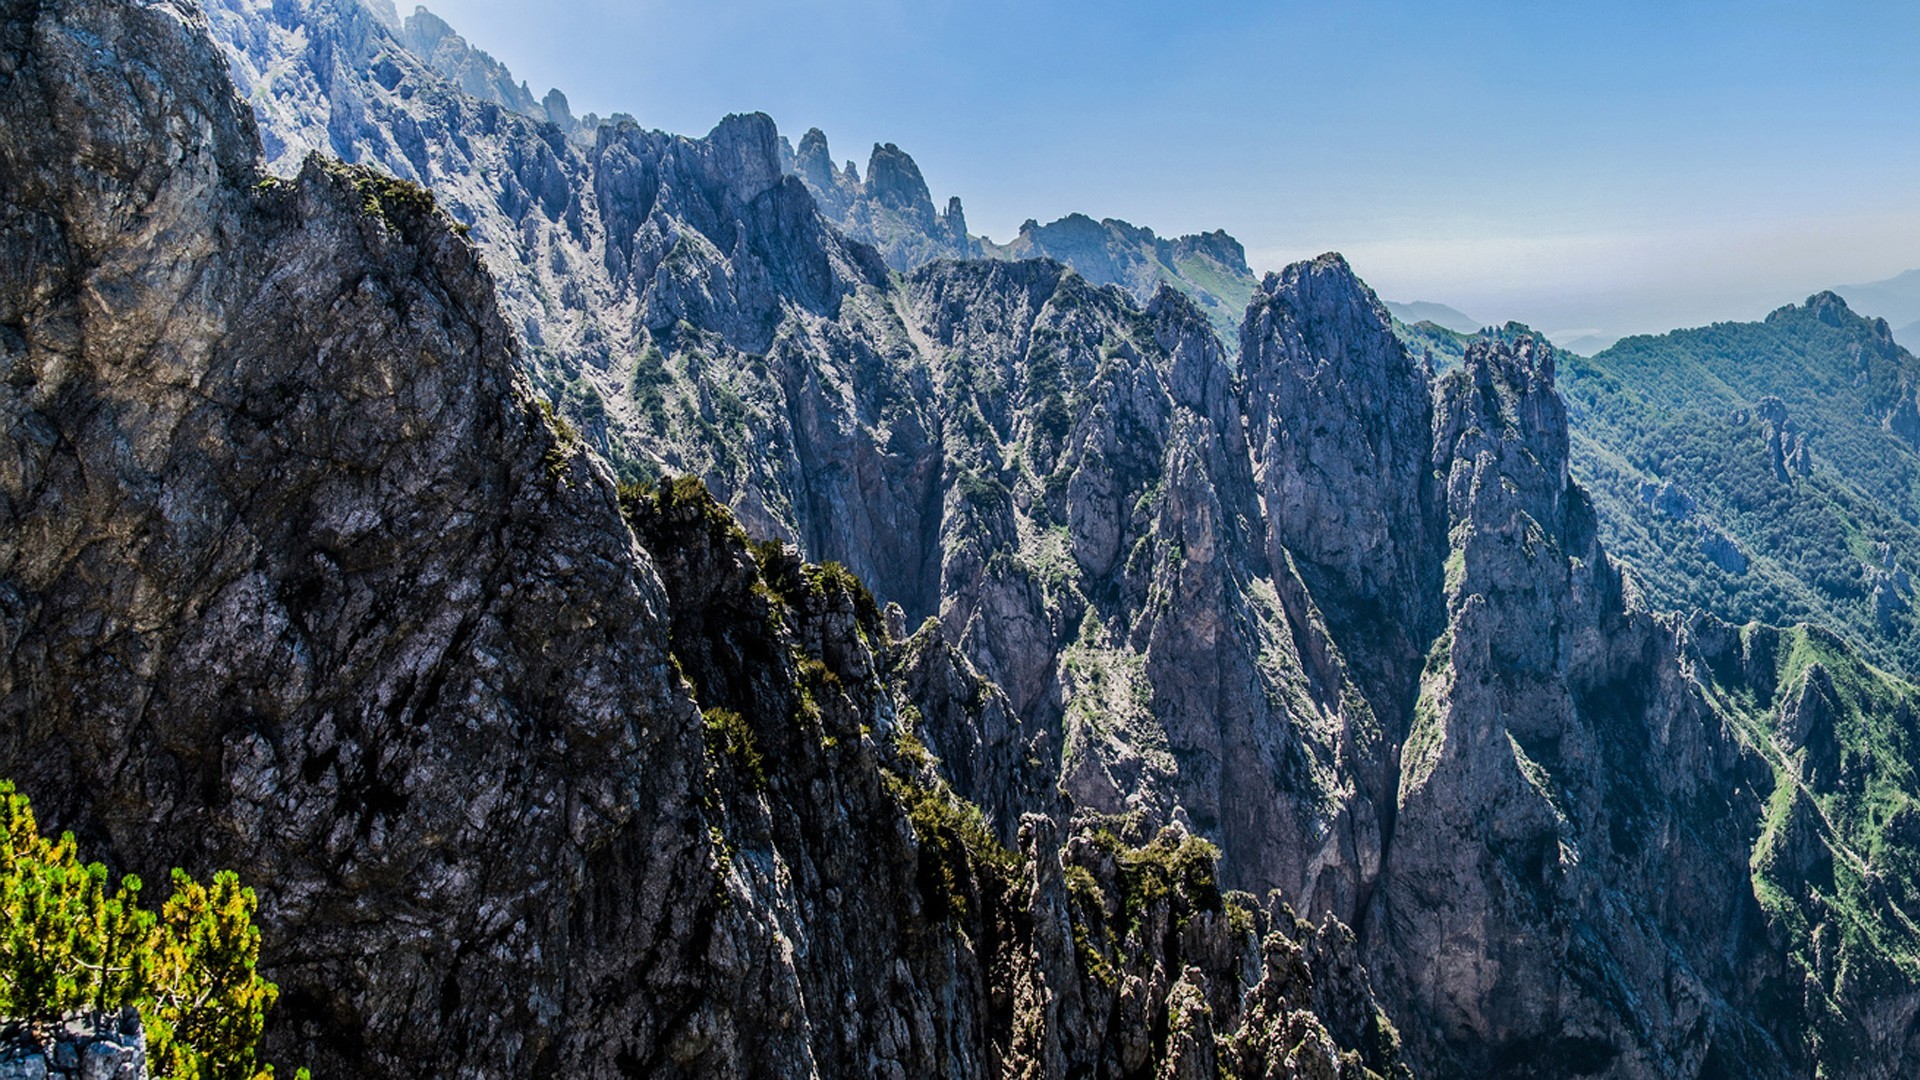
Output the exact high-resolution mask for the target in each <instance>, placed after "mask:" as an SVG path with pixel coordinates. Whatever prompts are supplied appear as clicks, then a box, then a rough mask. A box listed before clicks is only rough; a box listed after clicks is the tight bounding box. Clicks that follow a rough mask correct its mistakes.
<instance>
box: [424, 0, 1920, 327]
mask: <svg viewBox="0 0 1920 1080" xmlns="http://www.w3.org/2000/svg"><path fill="white" fill-rule="evenodd" d="M429 7H431V8H432V9H433V10H434V11H435V12H437V13H438V14H440V15H441V16H443V17H444V18H446V19H447V20H448V21H449V22H451V23H452V24H453V25H454V27H455V28H456V29H458V30H460V31H461V32H462V33H464V34H465V35H466V36H467V38H468V39H469V40H470V41H472V42H473V43H474V44H476V45H478V46H479V47H481V48H483V49H486V50H488V51H489V52H492V53H493V54H494V55H495V56H497V57H499V58H500V59H501V60H502V61H504V62H505V63H506V64H507V65H508V66H509V67H511V68H512V69H513V71H514V73H515V75H516V76H518V77H520V78H523V79H525V80H526V81H527V82H528V83H529V84H530V85H531V86H532V88H533V90H534V92H535V94H536V95H538V94H540V93H543V92H544V91H545V90H546V88H547V87H548V86H558V87H560V88H561V89H562V90H564V91H565V92H566V93H567V95H568V97H569V98H570V99H571V101H572V103H573V106H574V111H575V112H577V113H578V112H585V111H589V110H591V111H594V112H598V113H600V114H601V115H606V114H608V113H611V112H615V111H621V112H629V113H632V114H633V115H634V116H635V117H636V118H638V119H639V120H640V122H641V123H643V124H646V125H647V126H650V127H659V128H665V129H667V130H670V131H678V132H685V133H689V134H700V133H704V132H706V131H707V130H708V129H710V128H711V127H712V126H713V124H714V122H715V121H716V120H717V119H718V118H719V117H721V116H722V115H724V114H726V113H728V112H744V111H753V110H760V111H764V112H767V113H770V114H772V116H773V117H774V119H775V120H776V121H777V122H778V123H779V124H780V128H781V130H782V131H783V132H785V133H787V134H788V135H790V136H792V137H794V138H796V139H797V137H798V136H799V134H800V133H801V132H803V131H805V130H806V129H807V128H808V127H812V126H818V127H820V128H821V129H823V130H824V131H825V132H826V133H827V136H828V139H829V142H830V144H831V146H832V148H833V151H834V156H835V157H836V158H838V159H841V160H845V159H847V158H853V159H855V160H857V161H858V162H859V163H860V165H861V166H862V169H863V171H864V168H865V164H866V159H867V154H868V151H869V150H870V148H871V146H872V144H873V143H874V142H875V141H889V142H895V143H898V144H899V145H900V146H901V147H902V148H904V149H905V150H907V151H908V152H909V153H911V154H912V155H913V156H914V158H915V160H917V161H918V162H919V163H920V167H921V170H922V171H923V172H924V173H925V174H926V177H927V181H928V184H929V185H930V186H931V187H932V188H933V191H934V196H935V198H936V200H941V201H944V199H945V198H946V196H948V195H959V196H961V198H962V199H963V200H964V202H965V204H966V209H967V220H968V223H969V225H970V226H971V228H972V231H974V232H976V233H985V234H987V235H988V236H991V237H993V238H994V239H996V240H1005V239H1007V238H1008V237H1009V236H1011V235H1012V234H1013V232H1014V231H1015V230H1017V229H1018V227H1019V225H1020V222H1021V221H1022V220H1024V219H1026V218H1029V217H1033V218H1038V219H1039V220H1041V221H1049V220H1052V219H1054V218H1056V217H1059V216H1061V215H1064V214H1066V213H1069V212H1071V211H1075V210H1078V211H1082V212H1085V213H1089V214H1092V215H1094V216H1095V217H1104V216H1111V217H1120V218H1125V219H1127V220H1130V221H1132V222H1134V223H1136V224H1141V225H1147V226H1150V227H1152V228H1153V229H1154V230H1156V231H1157V232H1160V233H1162V234H1163V235H1171V234H1177V233H1181V232H1190V231H1196V230H1201V229H1212V228H1225V229H1226V230H1227V231H1228V232H1230V233H1232V234H1233V235H1234V236H1236V237H1238V238H1239V239H1240V240H1241V242H1242V243H1244V244H1245V245H1246V247H1247V252H1248V259H1249V261H1250V262H1251V263H1252V264H1253V265H1254V267H1255V269H1272V268H1277V267H1279V266H1281V265H1283V264H1285V263H1286V262H1289V261H1291V260H1293V259H1296V258H1300V257H1304V256H1310V255H1314V254H1317V253H1319V252H1322V251H1327V250H1338V251H1342V252H1344V253H1346V255H1347V257H1348V258H1349V259H1350V260H1351V261H1352V263H1353V264H1354V266H1355V268H1356V269H1358V270H1359V271H1360V273H1361V274H1362V275H1363V276H1364V277H1366V278H1367V279H1368V281H1369V282H1370V283H1371V284H1373V286H1374V287H1375V288H1376V289H1377V290H1378V291H1379V292H1380V293H1381V294H1382V295H1383V296H1386V297H1389V298H1392V299H1400V300H1416V299H1418V300H1436V301H1440V302H1443V303H1448V304H1452V305H1454V306H1455V307H1458V308H1460V309H1462V310H1464V311H1466V312H1467V313H1469V314H1471V315H1473V316H1475V317H1476V318H1479V319H1482V320H1486V321H1498V320H1504V319H1508V318H1518V319H1522V320H1524V321H1526V322H1529V323H1531V324H1533V325H1534V326H1535V327H1536V328H1538V329H1542V330H1546V331H1549V332H1550V333H1554V334H1556V335H1557V336H1561V337H1562V338H1563V340H1564V339H1565V338H1567V337H1571V336H1575V332H1577V331H1581V330H1599V331H1602V332H1607V333H1610V334H1619V333H1624V332H1633V331H1648V330H1660V329H1665V328H1668V327H1672V326H1677V325H1691V324H1698V323H1702V322H1708V321H1712V320H1715V319H1729V318H1740V319H1747V318H1754V317H1757V316H1759V315H1762V314H1764V313H1765V312H1766V311H1768V310H1770V309H1771V308H1773V307H1776V306H1778V305H1780V304H1783V303H1787V302H1790V301H1796V300H1800V299H1803V298H1804V297H1805V296H1806V295H1807V294H1808V293H1810V292H1812V291H1814V290H1816V289H1819V288H1824V287H1826V286H1829V285H1835V284H1843V283H1853V282H1862V281H1871V280H1876V279H1879V278H1885V277H1889V276H1892V275H1893V274H1895V273H1897V272H1899V271H1902V270H1905V269H1909V268H1911V267H1916V266H1920V3H1915V2H1914V0H1885V2H1857V3H1856V2H1845V0H1828V2H1820V3H1815V2H1811V0H1806V2H1798V0H1796V2H1785V0H1775V2H1768V0H1742V2H1738V3H1734V2H1693V0H1666V2H1641V0H1612V2H1609V3H1589V2H1584V0H1580V2H1570V0H1561V2H1553V0H1468V2H1455V3H1438V2H1432V0H1428V2H1424V3H1413V2H1408V3H1364V2H1354V0H1348V2H1336V0H1321V2H1315V3H1286V2H1282V3H1264V4H1263V3H1252V2H1232V3H1228V2H1222V3H1205V2H1198V0H1187V2H1184V3H1182V2H1177V0H1176V2H1167V0H1160V2H1156V3H1127V2H1121V0H1100V2H1078V0H1075V2H1061V3H1046V2H1039V0H982V2H974V3H961V2H957V0H945V2H943V0H922V2H918V3H914V2H907V0H845V2H841V3H831V4H824V3H823V4H794V3H787V4H775V3H767V2H752V0H630V2H616V0H544V2H539V3H530V2H527V0H434V2H433V3H431V4H430V5H429ZM402 9H403V10H408V9H409V8H408V6H407V5H406V4H405V3H404V0H403V3H402Z"/></svg>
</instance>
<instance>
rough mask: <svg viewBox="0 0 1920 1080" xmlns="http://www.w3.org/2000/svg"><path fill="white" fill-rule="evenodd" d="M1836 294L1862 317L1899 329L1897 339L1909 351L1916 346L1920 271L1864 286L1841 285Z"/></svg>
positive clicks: (1919, 317) (1919, 318) (1919, 327)
mask: <svg viewBox="0 0 1920 1080" xmlns="http://www.w3.org/2000/svg"><path fill="white" fill-rule="evenodd" d="M1833 291H1834V292H1836V293H1838V294H1839V295H1840V296H1841V298H1842V299H1844V300H1846V302H1847V305H1848V306H1849V307H1851V308H1852V309H1853V310H1855V311H1857V312H1859V313H1860V314H1862V315H1866V316H1868V317H1870V318H1873V317H1877V318H1882V319H1885V320H1887V323H1888V324H1889V325H1891V326H1897V327H1900V329H1899V330H1896V331H1895V332H1894V337H1895V338H1897V339H1899V340H1900V341H1901V342H1902V344H1905V345H1906V346H1907V347H1908V348H1913V347H1914V344H1915V342H1914V339H1913V336H1914V334H1915V332H1916V330H1920V270H1909V271H1907V272H1906V273H1904V274H1899V275H1896V276H1894V277H1890V278H1888V279H1886V280H1885V281H1870V282H1868V283H1867V284H1865V285H1841V286H1839V287H1837V288H1835V289H1834V290H1833ZM1902 335H1906V336H1904V337H1903V336H1902Z"/></svg>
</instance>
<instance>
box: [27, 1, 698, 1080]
mask: <svg viewBox="0 0 1920 1080" xmlns="http://www.w3.org/2000/svg"><path fill="white" fill-rule="evenodd" d="M6 26H7V27H8V30H7V33H8V41H7V42H6V56H7V58H8V61H7V77H8V93H7V94H6V103H5V105H4V106H0V109H4V113H3V114H0V115H4V123H5V128H6V140H5V141H6V142H7V144H8V151H7V156H6V158H5V163H4V166H3V167H4V169H5V191H6V192H7V198H6V200H5V210H4V214H5V220H6V225H5V231H6V235H7V237H8V241H7V244H6V250H7V251H8V254H9V258H10V259H11V260H12V264H13V266H14V270H13V271H12V272H9V273H8V274H6V275H5V278H4V284H0V288H4V290H5V294H4V301H0V303H3V304H4V322H5V324H6V325H7V326H8V327H9V328H10V329H9V331H8V339H9V357H8V363H9V369H10V371H11V372H12V375H11V377H10V378H9V380H8V394H7V397H6V404H5V411H6V415H7V423H8V428H9V430H10V431H11V432H13V433H14V441H13V444H12V445H13V446H14V448H15V453H14V455H13V456H12V457H11V461H12V465H11V467H10V469H9V470H8V473H9V475H8V476H7V477H6V481H5V490H6V494H7V500H6V523H5V527H4V528H3V529H0V536H4V538H5V540H4V548H3V549H0V565H4V567H5V595H6V597H7V608H8V617H7V620H6V627H7V629H6V634H7V641H6V655H7V657H8V662H7V664H6V666H5V668H4V669H0V700H4V702H5V706H6V711H7V715H8V723H7V725H6V728H5V730H6V745H5V758H6V768H7V769H8V771H10V772H11V773H13V774H14V775H17V776H18V777H19V778H20V780H21V782H22V784H23V786H25V787H27V788H28V789H29V790H32V791H33V792H34V793H35V796H36V798H38V799H40V800H42V803H43V805H45V806H47V808H48V811H49V813H50V815H57V816H58V817H59V819H61V820H62V821H65V822H67V823H69V824H71V825H73V826H74V827H76V828H79V829H81V830H83V831H85V832H87V833H89V834H91V835H95V836H97V837H100V838H102V839H104V840H105V841H106V842H107V844H108V848H109V850H111V851H113V852H114V853H116V854H117V856H118V858H119V859H120V860H122V865H127V866H128V867H129V868H132V869H138V870H139V871H141V872H142V873H144V874H146V875H148V876H149V878H150V879H152V878H155V877H157V876H159V872H161V871H164V869H165V868H166V867H167V866H169V865H171V864H179V865H187V866H194V867H205V866H207V865H209V864H214V865H228V866H233V867H235V868H237V869H240V870H241V871H242V872H243V873H244V874H245V875H246V876H247V878H248V880H250V881H252V882H256V883H258V884H259V885H260V886H261V888H262V889H263V891H264V892H265V895H266V901H265V904H266V907H267V909H268V910H269V911H270V912H271V915H270V917H269V918H268V919H267V921H266V925H265V929H266V933H267V945H266V947H267V950H268V953H269V955H270V956H271V957H272V958H273V968H274V971H275V973H276V975H277V976H278V977H279V978H280V979H281V980H282V981H283V983H285V985H286V986H287V989H288V992H287V995H286V998H285V1001H284V1003H283V1005H282V1009H283V1021H282V1023H283V1027H282V1031H283V1032H285V1033H286V1036H285V1038H286V1039H287V1040H288V1041H292V1040H295V1039H298V1038H301V1037H312V1038H317V1039H321V1040H323V1041H324V1042H325V1043H326V1049H325V1050H324V1052H322V1051H318V1050H316V1051H314V1053H313V1056H311V1057H310V1058H308V1059H309V1060H313V1061H314V1063H315V1064H316V1065H323V1066H326V1067H329V1068H337V1069H342V1070H352V1071H358V1070H369V1071H374V1072H394V1071H397V1070H398V1069H399V1068H400V1067H401V1064H402V1063H403V1062H406V1061H421V1060H430V1059H441V1060H455V1061H472V1062H482V1061H488V1062H499V1063H506V1062H520V1063H529V1064H530V1063H531V1062H532V1061H534V1060H536V1059H537V1058H538V1057H539V1056H540V1055H541V1054H542V1053H544V1052H547V1051H548V1050H549V1049H550V1048H551V1046H552V1041H551V1040H553V1039H554V1038H555V1032H554V1029H553V1027H552V1022H553V1021H554V1020H555V1019H557V1017H558V1016H559V1013H558V1004H557V1003H558V1000H559V997H560V994H561V992H562V988H563V987H564V986H565V985H566V979H567V967H568V958H567V948H566V941H567V925H568V920H569V914H570V905H569V904H568V902H567V897H568V896H569V895H570V894H572V893H575V892H577V891H579V890H580V889H582V888H583V887H590V886H588V885H587V882H588V880H589V879H590V878H591V877H592V871H591V870H590V869H589V865H588V864H589V862H590V854H589V853H590V852H592V851H594V850H596V849H599V848H602V847H604V846H605V845H607V844H608V843H609V842H610V841H611V840H612V838H613V837H614V836H615V835H616V834H618V833H619V832H620V831H621V830H623V829H628V828H632V827H634V823H635V822H636V821H639V822H645V823H650V824H649V825H648V826H647V827H648V830H649V831H652V832H653V833H654V835H653V837H652V839H653V843H651V844H649V845H648V846H647V847H646V848H645V853H644V857H643V858H642V859H641V861H640V863H639V864H638V865H637V866H636V867H635V868H634V869H635V870H636V872H637V873H636V876H638V877H641V878H643V879H644V878H647V877H648V876H649V875H658V876H657V877H655V878H654V880H657V881H660V882H670V881H673V880H676V879H678V878H680V877H681V876H683V875H695V876H698V875H699V873H700V868H701V866H702V865H703V864H704V862H705V860H706V853H705V844H704V841H703V840H702V839H701V837H700V835H699V832H698V830H697V828H696V827H695V825H694V817H693V816H692V815H693V810H692V808H691V807H690V806H689V805H688V798H689V797H688V796H687V795H686V794H685V786H686V784H687V783H688V782H689V780H690V777H689V775H688V764H687V763H688V762H689V761H692V760H697V756H698V748H699V734H698V726H697V724H698V720H697V716H696V715H695V714H694V713H693V711H692V710H691V709H690V708H688V707H686V706H685V704H684V703H683V701H682V699H680V698H679V696H678V695H677V694H676V693H675V691H674V688H673V683H672V677H671V675H670V672H669V668H668V665H667V656H666V651H665V649H664V647H663V643H662V642H661V640H660V638H659V635H658V634H656V633H653V632H651V628H652V627H653V626H655V625H657V623H658V622H659V620H660V619H661V618H662V617H663V613H662V610H661V608H662V605H663V602H664V598H663V596H662V594H661V592H660V589H659V586H658V584H657V582H656V581H655V579H654V577H653V575H652V573H651V572H650V571H649V570H648V569H647V568H646V565H645V563H644V561H643V560H642V559H641V558H640V557H639V556H638V553H637V551H636V550H635V548H634V546H633V542H632V538H631V536H630V534H628V533H626V531H625V528H624V526H623V525H622V524H621V523H620V520H619V518H618V516H617V514H615V513H614V512H613V507H612V503H611V493H610V491H609V489H608V486H607V484H606V483H605V482H604V480H602V479H600V478H598V477H597V476H596V475H595V470H594V468H593V467H592V466H590V465H589V464H588V463H587V462H586V461H585V459H583V458H581V457H579V456H577V455H574V454H570V453H569V452H567V451H566V449H565V448H564V447H561V446H558V445H556V442H555V439H554V437H553V436H552V435H551V434H550V433H549V432H548V430H547V427H546V425H545V423H544V422H543V420H542V419H541V416H540V413H539V412H538V410H536V409H535V408H534V407H533V406H532V404H531V403H530V400H529V398H528V396H527V392H526V388H525V384H524V383H523V382H522V381H520V376H519V375H518V374H517V372H516V370H515V367H514V364H513V361H512V348H513V346H512V342H511V339H510V337H509V336H508V334H507V331H506V328H505V326H504V325H503V324H502V323H501V322H500V320H499V319H498V317H497V315H496V314H495V313H494V309H493V301H492V293H491V290H490V287H489V286H490V282H489V281H488V279H487V277H486V275H485V273H484V272H483V271H482V270H481V269H480V267H479V266H478V264H477V262H476V261H475V260H474V258H473V256H472V255H471V253H470V251H469V250H468V249H467V248H466V246H465V245H464V244H463V243H461V242H460V240H459V239H458V238H457V237H455V236H454V235H453V233H452V232H451V231H449V230H448V229H447V228H446V227H445V224H444V222H442V221H440V220H439V219H437V217H436V215H435V214H434V213H433V211H432V209H431V205H430V203H428V202H427V200H426V196H425V195H424V194H423V193H421V192H419V191H418V189H406V188H401V187H399V186H396V185H393V184H392V182H391V181H387V180H383V179H380V178H378V177H374V176H372V175H370V174H365V173H356V172H348V171H341V170H338V169H333V168H328V167H325V166H322V165H320V164H318V163H314V164H312V165H310V166H309V167H308V168H307V169H306V170H304V171H303V172H302V173H301V175H300V176H299V177H298V178H297V179H296V180H294V181H291V182H261V180H260V177H261V174H260V173H259V172H258V167H257V165H256V164H255V158H254V154H255V153H256V150H255V148H254V146H255V144H254V141H253V134H252V127H251V121H250V118H248V117H246V116H245V115H244V114H242V113H240V112H239V111H238V109H237V108H236V103H235V101H234V99H233V97H232V90H231V89H230V87H229V85H228V84H227V83H226V81H225V79H224V77H223V73H222V71H221V67H220V65H219V63H218V59H217V54H215V53H214V52H213V51H212V48H211V46H210V45H209V44H208V43H207V42H206V40H205V37H204V24H203V23H200V22H199V21H198V20H197V19H193V18H190V17H187V16H183V15H182V14H181V13H180V12H179V11H178V9H174V8H172V7H170V6H166V5H153V6H144V5H131V4H70V5H59V4H34V5H15V6H14V7H13V8H11V9H10V10H9V11H8V19H7V22H6ZM103 45H104V46H105V47H103ZM129 68H131V69H134V70H147V71H152V72H154V73H155V74H154V77H153V78H152V79H148V80H141V81H137V82H136V81H131V80H129V79H127V78H126V77H125V75H124V74H123V72H124V71H125V70H128V69H129ZM76 143H78V144H80V145H84V146H86V147H87V149H88V152H87V153H86V154H85V155H81V156H77V157H76V155H74V154H72V153H71V152H70V150H69V148H70V147H71V146H72V145H74V144H76ZM428 493H431V494H430V495H429V494H428ZM643 773H644V774H645V775H646V782H645V783H643V782H642V776H643ZM673 907H674V904H673V903H671V902H670V898H669V895H668V893H666V892H662V893H657V894H656V902H655V903H654V904H653V905H652V906H651V908H650V909H649V910H645V911H643V912H642V913H640V914H639V916H638V917H637V919H636V924H635V929H636V932H638V933H640V934H641V935H642V936H643V937H646V938H652V939H657V940H663V941H673V940H676V936H675V935H674V934H673V933H671V932H670V931H669V930H668V929H667V926H668V924H670V922H671V915H672V908H673ZM356 912H361V913H379V917H377V918H371V917H368V916H367V915H365V914H363V915H356V914H355V913H356ZM416 1009H418V1010H422V1011H430V1012H432V1013H434V1014H436V1015H438V1016H440V1017H441V1018H442V1020H443V1021H444V1022H443V1023H442V1024H438V1025H421V1024H418V1023H416V1022H414V1020H413V1019H412V1017H411V1014H412V1013H413V1012H414V1011H415V1010H416ZM489 1015H491V1016H495V1017H497V1018H501V1020H502V1021H503V1022H502V1023H500V1024H499V1025H498V1026H496V1027H494V1028H492V1029H491V1030H486V1031H483V1030H479V1029H478V1025H477V1024H474V1023H473V1022H472V1020H471V1019H470V1018H477V1017H483V1016H489ZM463 1018H468V1019H463ZM282 1045H287V1043H286V1042H283V1043H282Z"/></svg>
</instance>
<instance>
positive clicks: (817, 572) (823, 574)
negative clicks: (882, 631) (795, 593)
mask: <svg viewBox="0 0 1920 1080" xmlns="http://www.w3.org/2000/svg"><path fill="white" fill-rule="evenodd" d="M801 576H802V578H803V579H804V580H805V581H806V585H807V592H808V594H809V595H812V596H828V595H831V594H833V593H844V594H845V595H846V596H847V597H848V598H849V599H851V600H852V601H853V611H854V615H855V616H856V617H857V618H858V619H859V621H860V623H861V625H862V627H863V628H867V629H877V628H878V627H879V625H880V605H879V604H878V603H876V602H875V601H874V599H873V593H872V592H871V591H869V590H868V588H867V586H866V583H865V582H863V581H861V580H860V577H859V575H857V574H855V573H854V572H853V571H851V570H849V569H847V568H846V567H845V566H842V565H841V564H839V563H837V562H824V563H819V564H817V565H809V566H807V567H806V569H805V570H803V571H801Z"/></svg>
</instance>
